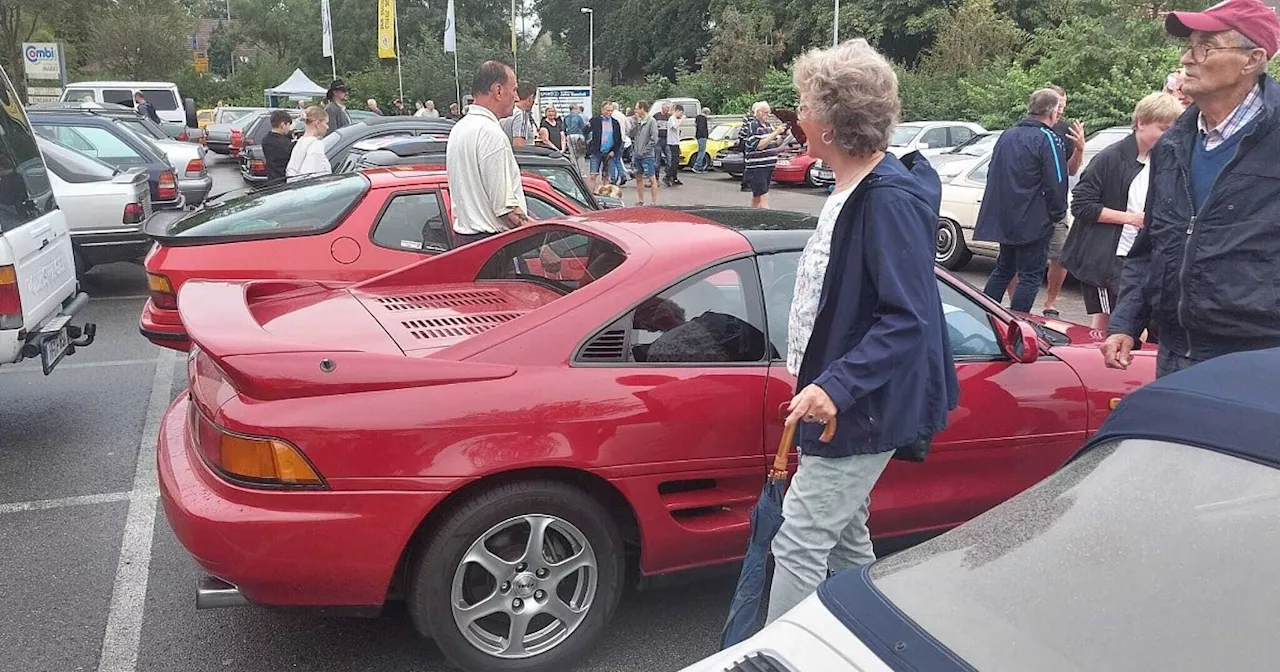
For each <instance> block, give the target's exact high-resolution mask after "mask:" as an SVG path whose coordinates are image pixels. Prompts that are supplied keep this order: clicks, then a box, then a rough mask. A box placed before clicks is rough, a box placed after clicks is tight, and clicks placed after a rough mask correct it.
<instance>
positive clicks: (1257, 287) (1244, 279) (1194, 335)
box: [1109, 76, 1280, 360]
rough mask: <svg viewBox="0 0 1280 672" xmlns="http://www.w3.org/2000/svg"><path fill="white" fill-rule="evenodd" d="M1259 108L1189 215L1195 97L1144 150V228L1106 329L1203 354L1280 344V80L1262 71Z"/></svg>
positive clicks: (1196, 138) (1190, 354)
mask: <svg viewBox="0 0 1280 672" xmlns="http://www.w3.org/2000/svg"><path fill="white" fill-rule="evenodd" d="M1261 83H1262V98H1263V104H1264V108H1265V109H1264V111H1263V112H1262V113H1261V114H1260V115H1259V116H1258V118H1257V119H1256V120H1255V122H1254V124H1253V127H1252V128H1250V129H1245V130H1242V131H1240V132H1241V133H1243V134H1244V135H1243V136H1242V139H1241V141H1240V146H1239V148H1238V149H1237V150H1236V155H1235V157H1234V158H1232V159H1231V161H1230V162H1229V163H1227V165H1226V167H1225V168H1224V169H1223V171H1222V173H1221V174H1220V175H1219V176H1218V180H1217V182H1215V183H1214V186H1213V191H1212V193H1211V194H1210V195H1209V198H1208V200H1206V201H1205V202H1204V206H1203V207H1202V208H1201V210H1200V211H1199V212H1198V213H1196V212H1195V208H1194V206H1193V205H1192V202H1191V195H1190V183H1189V179H1188V176H1189V174H1190V165H1191V151H1192V147H1193V143H1195V142H1199V141H1200V139H1199V136H1200V130H1199V126H1198V121H1197V120H1198V119H1199V116H1200V109H1199V108H1198V107H1197V106H1195V105H1192V106H1191V108H1190V109H1188V110H1187V111H1186V112H1185V113H1184V114H1183V115H1182V117H1181V118H1179V119H1178V122H1177V124H1175V125H1174V127H1173V128H1171V129H1169V131H1168V132H1167V133H1165V134H1164V136H1163V137H1162V138H1161V139H1160V142H1158V143H1156V146H1155V147H1154V148H1152V150H1151V160H1150V165H1151V186H1150V188H1149V190H1148V192H1147V208H1146V215H1147V217H1146V226H1144V227H1143V229H1142V230H1141V231H1140V232H1139V233H1138V239H1137V241H1136V242H1135V243H1134V246H1133V249H1132V250H1131V251H1130V252H1129V258H1128V260H1127V261H1126V262H1125V268H1124V274H1123V276H1122V279H1121V291H1120V298H1119V300H1118V301H1117V302H1116V307H1115V310H1114V311H1113V312H1112V314H1111V324H1110V327H1109V331H1110V332H1111V333H1112V334H1129V335H1130V336H1133V337H1134V338H1137V337H1138V335H1139V334H1140V333H1141V332H1142V329H1143V326H1144V325H1145V324H1146V321H1147V319H1148V318H1149V319H1150V320H1151V321H1152V322H1154V323H1155V325H1156V326H1157V327H1158V328H1159V333H1160V347H1161V348H1169V349H1171V350H1173V351H1174V352H1177V353H1178V354H1181V355H1186V356H1188V357H1191V358H1192V359H1197V360H1204V359H1209V358H1211V357H1216V356H1218V355H1222V354H1226V353H1229V352H1237V351H1241V350H1256V349H1260V348H1269V347H1276V346H1280V161H1278V160H1277V157H1280V84H1278V83H1277V82H1276V81H1275V80H1274V79H1272V78H1271V77H1269V76H1263V77H1262V79H1261Z"/></svg>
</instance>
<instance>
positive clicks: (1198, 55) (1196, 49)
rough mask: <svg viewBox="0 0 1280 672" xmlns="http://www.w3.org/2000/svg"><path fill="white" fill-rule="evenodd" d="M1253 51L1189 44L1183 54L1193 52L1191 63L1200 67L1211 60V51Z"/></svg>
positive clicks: (1250, 49) (1242, 48) (1241, 48)
mask: <svg viewBox="0 0 1280 672" xmlns="http://www.w3.org/2000/svg"><path fill="white" fill-rule="evenodd" d="M1224 50H1228V51H1253V49H1252V48H1246V47H1215V46H1211V45H1208V44H1188V45H1186V46H1185V47H1183V49H1182V53H1184V54H1185V53H1187V52H1188V51H1189V52H1191V62H1192V63H1195V64H1196V65H1200V64H1201V63H1204V62H1205V61H1206V60H1208V59H1209V52H1211V51H1224Z"/></svg>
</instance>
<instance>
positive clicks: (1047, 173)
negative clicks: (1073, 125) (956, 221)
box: [973, 117, 1069, 245]
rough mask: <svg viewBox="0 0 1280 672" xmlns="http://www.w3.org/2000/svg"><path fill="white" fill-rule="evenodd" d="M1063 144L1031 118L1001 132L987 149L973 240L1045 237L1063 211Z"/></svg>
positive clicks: (1014, 242) (1013, 240)
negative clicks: (988, 159) (988, 158)
mask: <svg viewBox="0 0 1280 672" xmlns="http://www.w3.org/2000/svg"><path fill="white" fill-rule="evenodd" d="M1068 177H1069V176H1068V175H1067V149H1066V144H1065V143H1063V142H1062V136H1060V135H1058V134H1057V133H1054V132H1053V129H1052V128H1049V127H1048V126H1046V125H1044V122H1042V121H1040V120H1039V119H1036V118H1034V117H1027V118H1025V119H1023V120H1022V121H1020V122H1018V124H1017V125H1016V126H1014V127H1013V128H1011V129H1009V130H1007V131H1005V132H1004V133H1001V134H1000V139H999V140H996V146H995V148H994V149H992V150H991V164H990V166H988V168H987V188H986V190H985V191H984V192H983V194H982V207H981V209H979V210H978V222H977V224H976V225H975V226H974V229H973V237H974V239H975V240H989V241H991V242H995V243H1000V244H1001V245H1026V244H1028V243H1034V242H1036V241H1039V240H1045V239H1047V238H1048V237H1049V234H1050V233H1052V232H1053V224H1054V222H1059V221H1062V220H1063V219H1064V218H1065V217H1066V216H1067V179H1068Z"/></svg>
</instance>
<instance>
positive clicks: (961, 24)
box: [920, 0, 1027, 76]
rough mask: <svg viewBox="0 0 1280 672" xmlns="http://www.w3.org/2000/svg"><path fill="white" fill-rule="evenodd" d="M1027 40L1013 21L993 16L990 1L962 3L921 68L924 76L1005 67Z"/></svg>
mask: <svg viewBox="0 0 1280 672" xmlns="http://www.w3.org/2000/svg"><path fill="white" fill-rule="evenodd" d="M1026 41H1027V35H1026V34H1025V33H1023V32H1022V30H1021V29H1019V28H1018V26H1017V24H1015V23H1014V22H1013V20H1012V19H1010V18H1008V17H1006V16H1003V15H1001V14H998V13H996V11H995V7H994V6H993V5H992V0H964V4H962V5H960V7H959V8H957V9H956V11H955V14H954V16H952V17H951V19H950V20H949V21H947V22H946V24H945V25H944V27H943V28H942V31H941V32H939V33H938V39H937V41H935V42H934V43H933V46H932V47H930V48H929V49H928V50H927V51H926V52H925V54H924V57H923V58H922V59H921V63H920V65H921V69H922V70H923V71H924V72H926V73H929V74H933V75H943V76H946V75H959V74H964V73H969V72H975V71H978V70H982V69H985V68H989V67H992V66H997V67H999V66H1007V65H1008V64H1009V63H1010V62H1012V61H1013V59H1014V58H1015V57H1017V55H1018V54H1019V52H1020V51H1021V50H1022V48H1023V46H1024V45H1025V43H1026Z"/></svg>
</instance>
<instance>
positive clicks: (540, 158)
mask: <svg viewBox="0 0 1280 672" xmlns="http://www.w3.org/2000/svg"><path fill="white" fill-rule="evenodd" d="M361 145H367V146H368V149H367V151H358V148H359V147H360V146H361ZM447 147H448V143H447V142H445V141H441V140H434V139H431V138H423V137H418V138H403V137H397V138H386V139H381V138H380V139H374V140H364V141H362V142H360V143H357V144H356V145H353V146H352V149H351V151H350V152H349V153H348V154H347V160H346V161H345V162H343V164H342V166H341V167H339V166H335V167H334V169H335V170H336V171H337V172H350V171H353V170H366V169H369V168H383V167H390V166H443V165H445V150H446V148H447ZM515 154H516V163H517V164H518V165H519V166H520V170H521V171H523V172H526V173H533V174H535V175H539V176H541V177H543V178H545V179H546V180H547V181H548V182H550V183H551V186H553V187H555V188H556V191H559V192H560V193H561V194H563V195H565V196H567V197H569V198H570V199H572V200H573V201H575V202H577V203H578V204H579V205H581V206H582V207H584V208H586V209H587V210H602V209H607V208H618V207H622V201H619V200H617V199H614V198H610V197H608V196H597V195H596V194H593V193H591V190H590V189H588V188H587V183H586V182H584V181H583V180H582V174H581V173H579V172H578V166H577V164H575V163H574V162H573V160H572V159H570V158H569V157H568V156H565V155H564V154H561V153H560V152H557V151H555V150H553V149H548V148H546V147H519V148H516V150H515ZM352 157H357V158H354V159H353V158H352Z"/></svg>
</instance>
